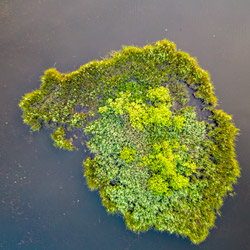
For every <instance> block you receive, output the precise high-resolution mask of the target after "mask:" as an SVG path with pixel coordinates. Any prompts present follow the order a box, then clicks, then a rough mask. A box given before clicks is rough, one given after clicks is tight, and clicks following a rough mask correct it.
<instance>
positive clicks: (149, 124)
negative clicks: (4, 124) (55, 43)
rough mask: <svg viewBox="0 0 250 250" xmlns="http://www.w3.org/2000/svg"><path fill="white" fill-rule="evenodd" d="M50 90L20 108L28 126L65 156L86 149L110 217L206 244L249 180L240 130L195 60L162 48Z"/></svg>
mask: <svg viewBox="0 0 250 250" xmlns="http://www.w3.org/2000/svg"><path fill="white" fill-rule="evenodd" d="M41 82H42V83H41V86H40V88H39V89H37V90H35V91H32V92H30V93H27V94H25V95H24V96H23V98H22V100H21V101H20V103H19V106H20V107H21V109H22V111H23V121H24V123H25V124H28V125H29V126H30V128H31V130H32V131H37V130H39V129H41V128H42V127H45V128H47V129H50V130H51V138H52V140H53V141H54V145H55V146H56V147H58V148H62V149H67V150H70V151H71V150H74V149H78V147H77V146H76V143H75V142H76V141H79V140H80V141H81V143H83V144H87V146H88V148H89V151H90V152H89V153H90V154H89V155H91V157H88V158H86V159H84V163H83V167H84V175H85V176H86V181H87V183H88V186H89V188H90V189H91V190H98V191H99V194H100V196H101V199H102V203H103V205H104V206H105V207H106V209H107V211H108V212H109V213H118V214H120V215H121V216H123V217H124V220H125V223H126V226H127V228H129V229H130V230H132V231H134V232H137V233H139V232H142V231H147V230H149V229H155V230H159V231H167V232H169V233H175V234H177V235H180V236H183V237H188V238H189V239H190V240H191V241H192V242H193V243H194V244H199V243H200V242H202V241H204V240H205V239H206V237H207V236H208V234H209V230H210V229H211V228H213V227H214V225H215V219H216V216H217V215H220V208H221V206H222V204H223V201H224V199H225V198H226V196H228V195H233V187H232V186H233V184H234V183H236V181H237V178H238V177H239V176H240V168H239V165H238V162H237V160H236V153H235V137H236V135H237V134H238V129H237V128H236V127H235V125H234V123H233V121H232V117H231V116H230V115H228V114H226V113H225V112H224V111H222V110H220V109H217V108H216V106H217V98H216V97H215V95H214V87H213V84H212V82H211V79H210V76H209V73H208V72H207V71H205V70H203V69H202V68H201V67H200V66H199V65H198V62H197V60H196V59H195V58H192V57H191V56H190V55H189V54H188V53H185V52H182V51H180V50H177V49H176V45H175V44H174V43H173V42H170V41H168V40H162V41H158V42H156V43H155V44H152V45H146V46H145V47H143V48H138V47H123V49H122V50H120V51H112V52H111V53H109V54H108V55H107V56H106V57H105V58H102V60H96V61H91V62H89V63H87V64H85V65H83V66H81V67H80V68H79V70H77V71H74V72H71V73H68V74H63V73H59V72H58V71H57V70H56V69H54V68H52V69H48V70H47V71H45V73H44V75H43V76H42V78H41ZM86 138H87V139H86Z"/></svg>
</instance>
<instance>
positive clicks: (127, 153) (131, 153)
mask: <svg viewBox="0 0 250 250" xmlns="http://www.w3.org/2000/svg"><path fill="white" fill-rule="evenodd" d="M135 153H136V151H135V150H134V149H131V148H128V147H124V148H123V149H122V152H121V155H120V156H121V158H122V159H123V160H125V161H126V162H127V163H129V162H131V161H133V160H134V159H135Z"/></svg>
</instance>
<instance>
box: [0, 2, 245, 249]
mask: <svg viewBox="0 0 250 250" xmlns="http://www.w3.org/2000/svg"><path fill="white" fill-rule="evenodd" d="M163 38H167V39H169V40H172V41H174V42H175V43H176V44H177V46H178V48H180V49H182V50H184V51H187V52H189V53H190V54H191V55H192V56H194V57H197V58H198V61H199V63H200V65H201V66H202V67H203V68H204V69H206V70H208V71H209V72H210V73H211V76H212V80H213V82H214V85H215V88H216V95H217V97H218V98H219V101H220V107H221V108H222V109H224V110H225V111H226V112H227V113H229V114H233V116H234V121H235V123H236V126H237V127H239V128H240V129H241V134H240V136H239V137H238V140H237V148H236V149H237V154H238V160H239V163H240V166H241V169H242V177H241V178H240V179H239V181H238V184H237V185H236V186H235V191H236V193H237V195H236V196H235V197H233V198H231V197H229V198H227V199H226V200H225V203H224V206H223V207H222V209H221V212H222V216H221V217H219V218H217V220H216V228H215V229H213V230H211V234H210V236H209V237H208V238H207V240H206V241H205V242H203V243H201V244H200V245H199V246H195V245H192V244H191V243H190V241H189V240H187V239H182V238H178V237H176V236H175V235H169V234H168V233H167V232H166V233H159V232H155V231H153V230H151V231H149V232H147V233H143V234H140V235H136V234H134V233H132V232H130V231H128V230H127V229H126V227H125V223H124V221H123V219H122V218H121V217H119V216H118V215H108V214H107V213H106V210H105V208H104V207H102V205H101V200H100V198H99V195H98V193H97V192H90V191H89V190H88V187H87V185H86V181H85V179H84V177H83V172H82V160H83V159H84V158H85V157H86V155H85V153H84V148H82V149H81V150H79V151H78V152H64V151H61V150H58V149H56V148H54V147H53V145H52V141H51V139H50V138H49V133H48V131H46V130H42V131H40V132H39V133H34V134H30V132H29V128H28V127H27V126H25V125H23V123H22V119H21V110H20V109H19V108H18V102H19V100H20V98H21V96H23V95H24V93H26V92H30V91H31V90H34V89H36V88H38V87H39V84H40V82H39V81H40V80H39V79H40V76H41V75H42V74H43V71H44V70H46V69H47V68H49V67H53V66H55V67H57V69H58V70H59V71H61V72H70V71H72V70H76V69H77V68H78V67H79V66H80V65H82V64H85V63H86V62H88V61H90V60H93V59H100V58H101V57H103V56H105V55H106V54H107V53H108V52H109V51H110V50H118V49H121V46H122V45H138V46H143V45H146V44H147V43H152V42H155V41H157V40H161V39H163ZM0 73H1V75H0V76H1V77H0V114H1V115H0V119H1V123H0V249H32V250H34V249H46V250H48V249H60V250H61V249H86V250H154V249H157V250H163V249H164V250H184V249H185V250H191V249H192V250H193V249H199V250H210V249H212V250H249V249H250V167H249V162H250V1H249V0H237V1H235V0H209V1H207V0H189V1H187V0H133V1H132V0H126V1H125V0H71V1H68V0H0Z"/></svg>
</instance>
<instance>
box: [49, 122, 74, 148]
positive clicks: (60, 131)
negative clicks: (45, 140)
mask: <svg viewBox="0 0 250 250" xmlns="http://www.w3.org/2000/svg"><path fill="white" fill-rule="evenodd" d="M65 135H66V133H65V129H64V127H63V126H60V127H58V128H57V129H56V131H55V132H54V133H53V134H52V135H51V138H52V139H53V140H54V146H55V147H58V148H63V149H68V150H70V151H72V150H73V145H72V139H68V140H67V139H65Z"/></svg>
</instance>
